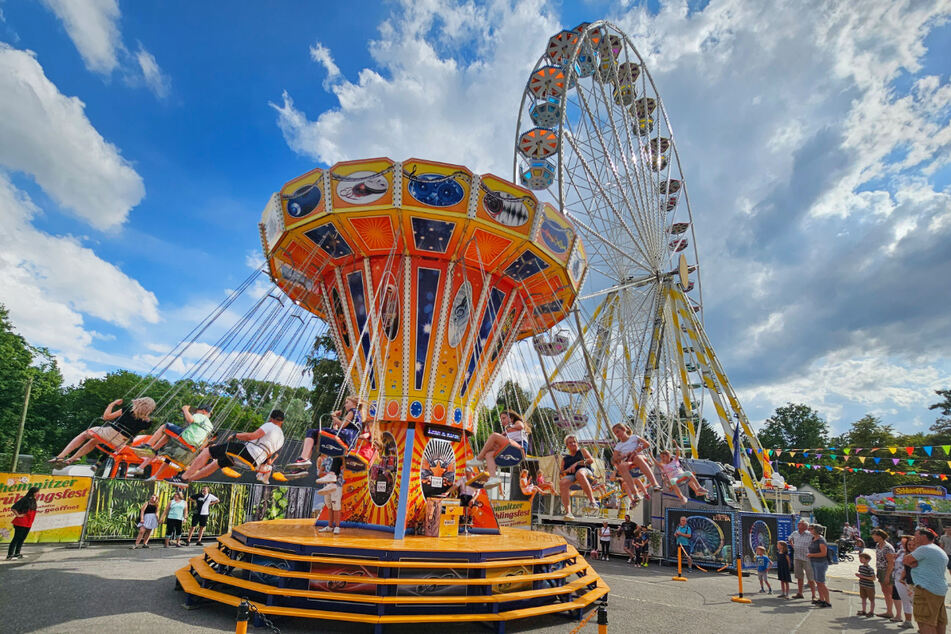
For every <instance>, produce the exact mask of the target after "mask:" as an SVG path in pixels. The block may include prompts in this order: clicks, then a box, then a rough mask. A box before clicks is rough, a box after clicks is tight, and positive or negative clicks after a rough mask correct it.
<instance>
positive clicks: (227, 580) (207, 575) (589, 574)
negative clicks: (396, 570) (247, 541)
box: [189, 557, 599, 605]
mask: <svg viewBox="0 0 951 634" xmlns="http://www.w3.org/2000/svg"><path fill="white" fill-rule="evenodd" d="M189 563H190V564H191V566H192V571H193V572H194V573H195V574H197V575H198V577H201V579H203V580H205V581H210V582H213V583H220V584H223V585H227V586H232V587H234V588H236V590H237V591H238V594H241V592H240V591H241V590H249V591H252V592H259V593H261V594H265V595H270V594H278V593H279V594H280V595H281V596H288V597H302V598H306V599H320V600H325V601H350V602H354V603H371V604H374V605H378V604H399V605H413V604H416V605H441V604H461V603H477V604H478V603H486V604H487V603H511V602H515V601H524V600H526V599H536V598H540V597H552V596H557V595H563V594H573V593H575V592H577V591H578V590H581V589H583V588H586V587H588V586H595V585H596V584H597V582H598V580H599V577H598V575H597V574H595V573H594V572H593V571H591V570H588V571H586V573H585V576H583V577H581V578H579V579H577V580H575V581H572V582H570V583H565V584H563V585H560V586H555V587H553V588H543V589H540V590H523V591H517V592H506V593H504V594H491V595H435V596H401V595H390V596H378V595H376V594H358V593H352V592H334V591H324V590H303V589H296V588H278V587H275V586H271V585H268V584H265V583H258V582H256V581H248V580H246V579H241V578H240V577H234V576H232V575H226V574H222V573H220V572H216V571H215V570H214V569H213V568H212V567H211V566H209V565H208V564H207V563H206V562H205V561H204V560H202V558H201V557H194V558H193V559H191V561H190V562H189ZM270 570H271V571H273V570H274V569H273V568H271V569H270ZM326 576H327V575H323V576H322V577H326ZM312 578H313V577H312ZM344 579H346V580H347V581H349V582H351V583H352V582H353V577H344ZM513 580H514V582H515V583H521V582H523V581H526V579H525V578H524V577H504V578H499V579H497V580H496V581H495V583H499V582H500V581H502V582H505V583H513ZM362 581H367V582H369V580H362ZM401 581H403V583H406V584H408V583H412V584H413V585H420V582H421V581H422V582H424V583H425V584H426V585H436V584H433V583H432V582H433V581H449V582H452V581H454V580H452V579H448V580H447V579H424V580H421V579H418V578H417V579H404V580H401ZM455 581H458V580H455ZM456 585H458V584H456ZM485 585H490V584H485ZM491 585H495V584H491Z"/></svg>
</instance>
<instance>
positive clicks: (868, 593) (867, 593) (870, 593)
mask: <svg viewBox="0 0 951 634" xmlns="http://www.w3.org/2000/svg"><path fill="white" fill-rule="evenodd" d="M859 597H860V598H862V599H868V600H870V601H874V600H875V588H869V587H868V586H859Z"/></svg>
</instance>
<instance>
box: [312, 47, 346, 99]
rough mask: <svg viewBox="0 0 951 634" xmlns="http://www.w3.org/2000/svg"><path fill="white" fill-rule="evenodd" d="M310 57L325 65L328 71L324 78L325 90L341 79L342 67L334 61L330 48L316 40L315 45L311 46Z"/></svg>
mask: <svg viewBox="0 0 951 634" xmlns="http://www.w3.org/2000/svg"><path fill="white" fill-rule="evenodd" d="M310 58H311V59H312V60H314V61H315V62H317V63H318V64H320V65H321V66H323V67H324V69H325V70H326V71H327V79H325V80H324V90H329V89H330V86H331V85H333V83H334V82H336V81H337V80H338V79H340V68H339V67H338V66H337V64H335V63H334V58H333V56H332V55H331V54H330V49H329V48H327V47H326V46H324V45H323V44H321V43H320V42H315V43H314V45H313V46H311V47H310Z"/></svg>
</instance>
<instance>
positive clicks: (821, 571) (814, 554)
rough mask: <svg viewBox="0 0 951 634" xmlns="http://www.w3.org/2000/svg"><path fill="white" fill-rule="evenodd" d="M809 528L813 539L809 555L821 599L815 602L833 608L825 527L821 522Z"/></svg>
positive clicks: (810, 543) (813, 576)
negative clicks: (827, 579)
mask: <svg viewBox="0 0 951 634" xmlns="http://www.w3.org/2000/svg"><path fill="white" fill-rule="evenodd" d="M809 530H810V531H811V532H812V541H811V542H809V548H808V550H809V552H808V553H807V556H808V557H809V561H810V562H811V563H812V579H813V581H815V584H816V592H818V594H819V599H818V600H817V601H814V603H815V605H816V606H818V607H820V608H831V607H832V603H830V602H829V598H830V597H829V588H828V587H827V586H826V571H827V570H828V569H829V545H828V544H827V543H826V540H825V537H823V535H822V534H823V533H824V532H825V527H824V526H820V525H819V524H811V525H810V526H809Z"/></svg>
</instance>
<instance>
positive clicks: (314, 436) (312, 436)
mask: <svg viewBox="0 0 951 634" xmlns="http://www.w3.org/2000/svg"><path fill="white" fill-rule="evenodd" d="M319 433H320V430H319V429H308V430H307V433H306V434H304V438H310V439H311V440H313V441H314V442H315V443H316V442H317V434H319Z"/></svg>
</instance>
